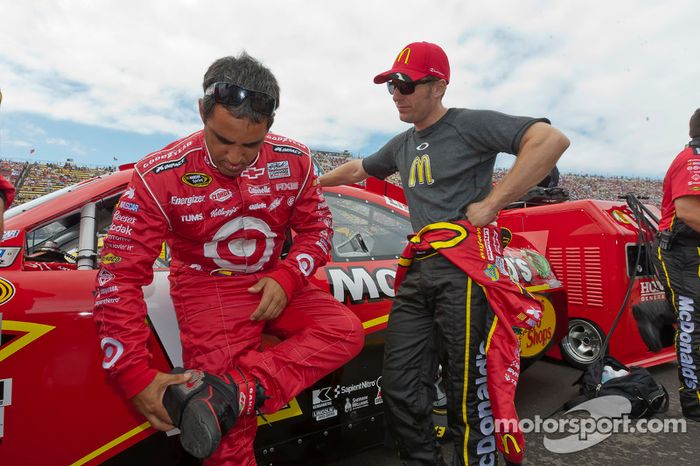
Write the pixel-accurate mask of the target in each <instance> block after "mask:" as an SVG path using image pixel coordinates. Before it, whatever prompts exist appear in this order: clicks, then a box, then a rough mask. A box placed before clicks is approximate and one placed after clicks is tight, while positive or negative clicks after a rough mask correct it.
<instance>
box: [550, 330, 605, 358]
mask: <svg viewBox="0 0 700 466" xmlns="http://www.w3.org/2000/svg"><path fill="white" fill-rule="evenodd" d="M603 341H605V333H603V331H602V330H601V329H600V327H598V325H596V324H595V323H593V322H591V321H590V320H586V319H571V320H569V331H568V332H567V334H566V336H565V337H564V338H562V340H561V342H559V349H561V355H562V356H563V357H564V360H566V362H568V363H569V364H571V365H572V366H573V367H575V368H577V369H585V368H586V367H588V365H589V364H591V363H592V362H593V361H595V360H596V359H598V357H599V356H600V352H601V351H602V349H603Z"/></svg>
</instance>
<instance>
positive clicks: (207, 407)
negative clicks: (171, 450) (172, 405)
mask: <svg viewBox="0 0 700 466" xmlns="http://www.w3.org/2000/svg"><path fill="white" fill-rule="evenodd" d="M210 398H211V389H210V394H209V397H207V398H196V399H193V400H190V402H189V403H188V404H187V406H186V407H185V411H184V412H183V414H182V425H181V426H180V432H181V434H180V443H181V444H182V447H183V448H184V449H185V451H187V452H188V453H189V454H190V455H192V456H194V457H195V458H200V459H203V458H208V457H209V456H211V455H212V453H214V451H216V449H217V448H218V446H219V443H220V442H221V429H220V427H219V422H218V418H217V417H216V414H215V413H214V410H213V409H212V406H211V404H210V403H209V399H210Z"/></svg>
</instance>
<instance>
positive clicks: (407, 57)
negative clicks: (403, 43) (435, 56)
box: [396, 47, 411, 65]
mask: <svg viewBox="0 0 700 466" xmlns="http://www.w3.org/2000/svg"><path fill="white" fill-rule="evenodd" d="M404 53H405V54H406V58H405V59H404V60H403V63H404V65H408V59H409V58H410V57H411V48H410V47H404V49H403V50H402V51H401V52H399V56H398V57H396V61H397V62H400V61H401V57H403V54H404Z"/></svg>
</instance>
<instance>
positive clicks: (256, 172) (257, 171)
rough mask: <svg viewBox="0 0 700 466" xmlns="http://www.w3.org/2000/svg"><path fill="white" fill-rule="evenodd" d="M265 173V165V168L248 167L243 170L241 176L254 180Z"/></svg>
mask: <svg viewBox="0 0 700 466" xmlns="http://www.w3.org/2000/svg"><path fill="white" fill-rule="evenodd" d="M264 174H265V167H263V168H255V167H251V168H246V169H245V170H243V172H242V173H241V176H242V177H243V178H248V179H250V180H254V179H256V178H259V177H261V176H263V175H264Z"/></svg>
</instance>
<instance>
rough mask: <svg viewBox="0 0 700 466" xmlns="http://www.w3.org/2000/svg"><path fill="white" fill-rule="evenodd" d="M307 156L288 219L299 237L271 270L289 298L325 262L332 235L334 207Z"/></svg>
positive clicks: (270, 275)
mask: <svg viewBox="0 0 700 466" xmlns="http://www.w3.org/2000/svg"><path fill="white" fill-rule="evenodd" d="M304 158H305V160H304V162H305V178H304V179H303V180H302V181H303V183H302V184H301V189H300V190H299V194H298V196H297V198H296V200H295V204H294V209H293V210H292V214H291V217H290V221H289V225H290V227H291V228H292V230H294V231H295V232H296V237H295V238H294V242H293V243H292V247H291V249H290V250H289V253H288V254H287V257H286V258H285V260H283V261H281V262H280V263H279V264H278V265H277V267H276V268H275V269H274V270H273V271H272V272H271V273H269V274H268V276H269V277H270V278H272V279H274V280H275V281H276V282H278V283H279V284H280V285H281V286H282V288H284V291H285V293H286V294H287V298H291V297H292V295H293V294H294V292H295V291H296V290H297V289H299V288H301V287H302V286H304V285H305V284H306V283H307V282H308V279H309V277H310V276H312V275H313V274H314V273H315V272H316V270H317V269H318V268H319V267H322V266H323V265H324V264H325V263H326V261H327V260H328V253H329V251H330V248H331V239H332V238H333V220H332V217H331V211H330V209H329V208H328V204H327V203H326V200H325V199H324V197H323V193H322V192H321V186H320V185H319V183H318V178H317V177H316V175H315V174H314V171H313V163H312V162H311V157H309V156H308V155H306V156H305V157H304Z"/></svg>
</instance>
